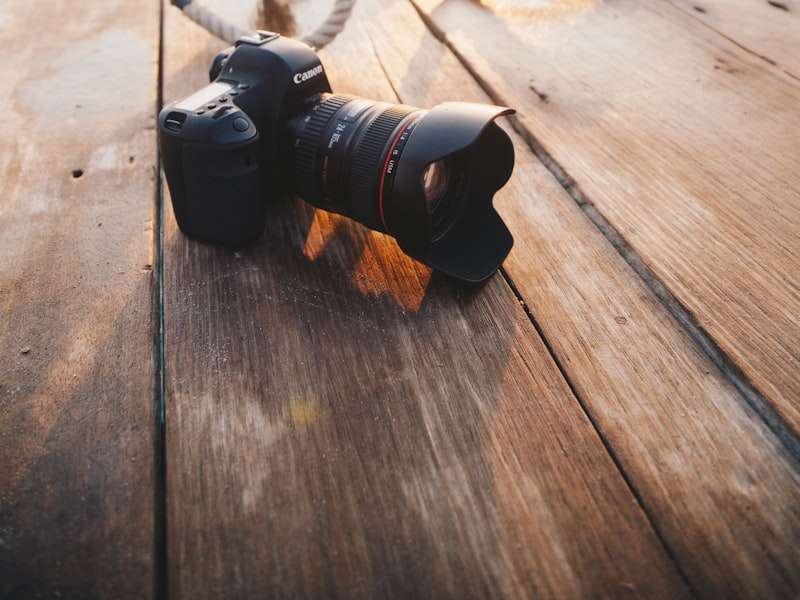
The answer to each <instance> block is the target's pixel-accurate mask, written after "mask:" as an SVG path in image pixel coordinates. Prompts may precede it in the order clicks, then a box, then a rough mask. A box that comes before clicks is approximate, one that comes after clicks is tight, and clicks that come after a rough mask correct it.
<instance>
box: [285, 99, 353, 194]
mask: <svg viewBox="0 0 800 600" xmlns="http://www.w3.org/2000/svg"><path fill="white" fill-rule="evenodd" d="M354 99H355V96H346V95H344V94H335V95H332V96H328V97H327V98H325V100H323V101H322V102H321V103H320V104H319V105H317V108H316V110H314V112H313V113H312V114H311V118H310V119H309V120H308V123H306V125H305V127H304V128H303V133H302V135H301V136H300V141H299V143H298V145H297V154H296V155H295V156H296V162H295V174H296V177H297V182H298V188H299V189H298V192H299V195H300V196H301V197H302V198H312V197H314V188H315V186H314V159H315V157H316V155H317V145H318V144H319V142H320V141H321V140H322V136H323V134H324V133H325V128H326V127H327V126H328V123H329V122H330V120H331V119H332V118H333V116H334V115H335V114H336V113H337V112H338V111H339V109H340V108H342V106H344V105H345V104H347V103H348V102H350V101H351V100H354Z"/></svg>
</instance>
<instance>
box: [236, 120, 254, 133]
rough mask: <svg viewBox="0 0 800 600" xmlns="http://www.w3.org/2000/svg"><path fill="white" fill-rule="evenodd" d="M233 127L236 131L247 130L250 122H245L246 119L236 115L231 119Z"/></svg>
mask: <svg viewBox="0 0 800 600" xmlns="http://www.w3.org/2000/svg"><path fill="white" fill-rule="evenodd" d="M233 128H234V129H235V130H236V131H241V132H244V131H247V130H248V129H249V128H250V123H248V122H247V119H243V118H242V117H236V118H235V119H234V120H233Z"/></svg>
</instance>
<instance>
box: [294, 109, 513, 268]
mask: <svg viewBox="0 0 800 600" xmlns="http://www.w3.org/2000/svg"><path fill="white" fill-rule="evenodd" d="M510 112H512V111H510V110H508V109H503V108H500V107H491V106H483V105H478V104H468V103H447V104H442V105H439V106H437V107H435V108H433V109H432V110H430V111H425V110H422V109H418V108H414V107H410V106H405V105H393V104H387V103H382V102H373V101H371V100H365V99H363V98H357V97H354V96H346V95H342V94H323V95H322V97H321V98H320V100H319V102H318V103H316V104H314V105H313V106H312V107H310V108H306V110H304V111H302V112H301V113H299V114H297V115H295V116H294V117H293V118H292V119H290V120H289V121H288V122H287V131H286V135H287V137H286V139H287V142H286V144H287V145H288V148H289V149H291V152H289V153H288V155H289V156H290V157H291V159H292V160H293V165H287V168H288V169H289V170H290V171H292V172H293V173H294V181H293V186H292V191H294V192H295V193H297V194H298V195H299V196H300V197H302V198H303V199H304V200H306V201H307V202H309V203H311V204H313V205H314V206H316V207H318V208H322V209H324V210H328V211H332V212H337V213H339V214H342V215H344V216H346V217H350V218H352V219H355V220H356V221H359V222H360V223H362V224H363V225H365V226H367V227H369V228H371V229H375V230H378V231H382V232H384V233H388V234H389V235H392V236H394V237H395V238H396V239H397V242H398V244H399V245H400V247H401V248H402V249H403V251H404V252H406V253H408V254H409V255H411V256H412V257H414V258H416V259H417V260H420V261H421V262H423V263H425V264H427V265H429V266H431V267H432V268H434V269H437V270H439V271H443V272H445V273H447V274H449V275H451V276H453V277H456V278H458V279H462V280H465V281H482V280H484V279H486V278H487V277H489V276H490V275H492V273H494V271H496V270H497V268H498V267H499V266H500V264H501V263H502V261H503V260H504V259H505V257H506V256H507V255H508V252H509V250H510V249H511V246H512V244H513V240H512V237H511V234H510V232H509V231H508V229H507V228H506V226H505V224H504V223H503V222H502V220H501V219H500V217H499V215H498V214H497V212H496V211H495V210H494V208H493V206H492V197H493V196H494V193H495V192H496V191H497V190H498V189H499V188H500V187H502V186H503V185H504V184H505V183H506V181H507V180H508V178H509V177H510V176H511V171H512V169H513V165H514V150H513V146H512V144H511V141H510V139H509V138H508V136H507V135H506V134H505V132H503V130H502V129H500V127H498V126H497V124H496V123H495V122H494V120H495V119H496V118H497V117H498V116H501V115H505V114H509V113H510Z"/></svg>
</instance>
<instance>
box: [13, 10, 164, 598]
mask: <svg viewBox="0 0 800 600" xmlns="http://www.w3.org/2000/svg"><path fill="white" fill-rule="evenodd" d="M0 22H2V23H3V27H2V28H1V29H0V42H1V43H2V46H3V48H4V50H5V52H6V53H7V58H8V60H6V61H4V66H3V67H2V77H0V89H1V90H2V95H3V98H4V99H5V107H4V110H3V112H2V114H0V179H2V181H3V186H2V190H0V215H2V217H1V218H0V315H1V316H0V340H2V344H1V349H0V465H2V468H0V596H2V597H3V598H34V597H35V598H44V597H72V598H79V597H80V598H137V597H141V596H142V595H145V596H147V595H150V594H151V593H152V591H153V588H154V585H155V573H156V565H155V559H154V542H155V539H154V506H153V499H154V493H155V490H154V483H155V482H154V444H155V442H154V440H155V438H154V425H155V422H156V416H155V414H154V384H155V371H154V368H155V357H154V355H153V351H152V348H153V339H154V322H153V318H152V317H153V314H154V310H153V304H152V301H153V287H152V281H153V268H152V265H153V255H152V228H153V220H152V219H153V206H154V199H155V177H154V168H155V164H156V163H155V161H156V154H155V137H154V135H153V120H154V106H155V99H156V57H157V43H158V22H159V6H158V3H154V2H147V3H141V4H136V5H135V6H133V5H131V3H129V2H119V1H112V2H102V3H99V4H97V5H96V6H94V7H93V9H92V10H91V11H88V10H87V11H80V14H79V13H78V11H75V10H74V7H71V6H70V5H68V4H64V3H55V4H54V3H52V2H43V1H39V0H31V1H30V2H26V3H14V6H13V7H12V6H11V3H4V5H3V6H2V7H0ZM54 23H57V24H58V27H57V28H54ZM32 32H39V33H41V35H33V34H32Z"/></svg>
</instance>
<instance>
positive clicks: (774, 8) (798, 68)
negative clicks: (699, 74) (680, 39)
mask: <svg viewBox="0 0 800 600" xmlns="http://www.w3.org/2000/svg"><path fill="white" fill-rule="evenodd" d="M672 1H673V3H674V4H675V5H676V6H679V7H681V8H682V9H684V10H685V11H687V12H688V13H690V14H692V15H694V16H695V17H696V18H697V19H700V20H701V21H702V22H703V23H705V24H706V25H708V26H709V27H712V28H714V29H715V30H717V31H719V32H720V33H722V34H723V35H725V36H726V37H728V38H730V39H731V40H732V41H733V42H735V43H737V44H739V45H740V46H742V47H743V48H745V49H746V50H749V51H750V52H753V53H755V54H757V55H758V56H761V57H763V58H764V59H766V60H768V61H770V62H772V63H773V64H777V65H779V66H780V67H781V68H783V69H784V70H786V71H787V72H788V73H790V74H792V75H794V77H796V78H800V33H798V32H800V4H798V3H797V2H796V0H763V1H754V0H730V1H725V2H718V1H717V0H702V1H697V2H692V1H689V0H672Z"/></svg>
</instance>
